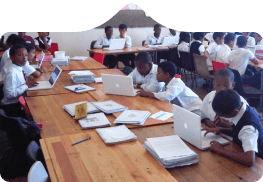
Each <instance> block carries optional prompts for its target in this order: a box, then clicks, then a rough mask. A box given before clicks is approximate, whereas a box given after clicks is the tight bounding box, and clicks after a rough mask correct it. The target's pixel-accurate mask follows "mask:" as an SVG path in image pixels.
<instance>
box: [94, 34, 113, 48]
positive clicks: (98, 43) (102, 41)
mask: <svg viewBox="0 0 263 182" xmlns="http://www.w3.org/2000/svg"><path fill="white" fill-rule="evenodd" d="M111 39H114V37H113V36H111V38H110V39H108V38H107V36H106V35H104V36H102V37H100V38H99V39H98V40H97V41H96V43H95V44H94V48H95V49H101V48H102V46H109V45H110V40H111Z"/></svg>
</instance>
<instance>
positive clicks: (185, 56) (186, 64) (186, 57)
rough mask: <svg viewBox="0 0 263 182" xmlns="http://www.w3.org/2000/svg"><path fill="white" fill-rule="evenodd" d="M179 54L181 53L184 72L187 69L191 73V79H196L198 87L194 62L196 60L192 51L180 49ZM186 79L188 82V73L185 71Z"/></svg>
mask: <svg viewBox="0 0 263 182" xmlns="http://www.w3.org/2000/svg"><path fill="white" fill-rule="evenodd" d="M179 54H180V58H179V59H180V62H181V63H182V68H183V69H184V73H185V71H189V72H190V73H191V79H192V80H194V81H195V84H196V87H197V81H196V75H195V64H194V61H193V60H192V59H191V56H190V53H189V52H181V51H179ZM193 75H194V76H193ZM193 78H194V79H193ZM185 80H186V82H187V76H186V73H185Z"/></svg>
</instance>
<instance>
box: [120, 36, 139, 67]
mask: <svg viewBox="0 0 263 182" xmlns="http://www.w3.org/2000/svg"><path fill="white" fill-rule="evenodd" d="M124 38H125V42H126V44H127V48H131V47H132V40H131V37H130V36H128V35H126V34H125V37H124ZM116 39H122V38H121V37H120V36H117V37H116ZM118 58H120V59H121V60H122V62H123V64H124V65H125V66H129V67H132V68H134V67H135V66H134V59H135V55H134V53H131V54H119V55H118ZM130 62H131V63H130Z"/></svg>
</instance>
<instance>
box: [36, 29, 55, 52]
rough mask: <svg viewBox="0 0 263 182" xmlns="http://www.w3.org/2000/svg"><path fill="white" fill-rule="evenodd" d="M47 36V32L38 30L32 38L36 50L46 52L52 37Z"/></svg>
mask: <svg viewBox="0 0 263 182" xmlns="http://www.w3.org/2000/svg"><path fill="white" fill-rule="evenodd" d="M48 36H49V32H38V37H36V38H35V39H34V40H35V46H36V49H37V51H44V52H48V49H49V48H50V46H51V43H52V39H51V38H50V37H48Z"/></svg>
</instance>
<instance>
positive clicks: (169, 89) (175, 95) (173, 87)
mask: <svg viewBox="0 0 263 182" xmlns="http://www.w3.org/2000/svg"><path fill="white" fill-rule="evenodd" d="M153 94H154V96H155V97H156V98H157V99H159V100H161V101H167V102H170V103H172V104H176V105H178V106H180V107H183V108H185V109H187V110H189V111H192V112H194V113H196V114H199V115H200V108H201V105H202V101H201V99H200V98H199V97H198V95H196V94H195V93H194V92H193V91H192V90H191V89H190V88H188V87H187V86H186V85H185V83H184V82H183V81H182V80H181V79H180V78H173V79H172V80H171V81H170V82H169V83H168V84H167V85H165V86H164V87H163V89H162V92H158V93H153Z"/></svg>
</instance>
